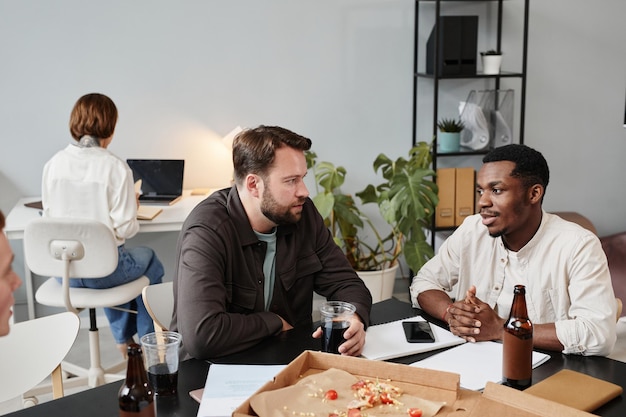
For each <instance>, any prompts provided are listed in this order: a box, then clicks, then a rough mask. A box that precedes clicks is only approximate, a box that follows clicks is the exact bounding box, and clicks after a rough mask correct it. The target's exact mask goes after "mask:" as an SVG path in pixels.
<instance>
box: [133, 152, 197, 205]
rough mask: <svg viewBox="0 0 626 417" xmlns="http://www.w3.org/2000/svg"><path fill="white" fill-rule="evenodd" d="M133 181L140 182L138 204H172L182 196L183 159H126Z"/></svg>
mask: <svg viewBox="0 0 626 417" xmlns="http://www.w3.org/2000/svg"><path fill="white" fill-rule="evenodd" d="M126 162H127V163H128V166H130V169H131V170H132V171H133V179H134V181H135V182H136V181H138V180H141V193H140V196H139V203H140V204H165V205H167V204H170V205H171V204H174V203H175V202H176V201H178V200H179V199H180V198H181V196H182V194H183V176H184V170H185V160H183V159H127V160H126Z"/></svg>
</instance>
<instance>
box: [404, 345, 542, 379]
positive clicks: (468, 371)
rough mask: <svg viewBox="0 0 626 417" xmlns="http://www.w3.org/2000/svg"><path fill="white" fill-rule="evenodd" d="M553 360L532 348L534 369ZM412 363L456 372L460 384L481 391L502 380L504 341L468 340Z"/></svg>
mask: <svg viewBox="0 0 626 417" xmlns="http://www.w3.org/2000/svg"><path fill="white" fill-rule="evenodd" d="M548 359H550V355H547V354H545V353H541V352H535V351H533V368H536V367H538V366H539V365H541V364H542V363H544V362H546V361H547V360H548ZM411 366H417V367H419V368H427V369H434V370H437V371H446V372H454V373H456V374H460V375H461V387H463V388H466V389H470V390H476V391H478V390H482V389H484V388H485V385H487V381H491V382H495V383H499V382H501V381H502V343H498V342H476V343H465V344H464V345H462V346H457V347H454V348H452V349H448V350H446V351H444V352H441V353H438V354H436V355H433V356H430V357H428V358H426V359H423V360H421V361H418V362H414V363H412V364H411Z"/></svg>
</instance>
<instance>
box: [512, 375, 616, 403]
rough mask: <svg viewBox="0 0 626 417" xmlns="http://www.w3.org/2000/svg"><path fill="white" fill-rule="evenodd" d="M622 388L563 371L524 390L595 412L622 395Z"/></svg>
mask: <svg viewBox="0 0 626 417" xmlns="http://www.w3.org/2000/svg"><path fill="white" fill-rule="evenodd" d="M622 391H623V389H622V387H621V386H619V385H616V384H613V383H611V382H608V381H604V380H602V379H598V378H595V377H592V376H590V375H586V374H583V373H580V372H576V371H572V370H569V369H563V370H561V371H559V372H557V373H556V374H554V375H552V376H549V377H548V378H546V379H544V380H543V381H540V382H538V383H536V384H534V385H532V386H530V387H529V388H526V389H525V390H524V392H525V393H527V394H532V395H535V396H537V397H541V398H545V399H547V400H551V401H554V402H557V403H560V404H565V405H568V406H570V407H573V408H576V409H578V410H583V411H589V412H591V411H594V410H595V409H596V408H598V407H600V406H601V405H603V404H605V403H607V402H609V401H610V400H612V399H613V398H615V397H617V396H619V395H621V394H622Z"/></svg>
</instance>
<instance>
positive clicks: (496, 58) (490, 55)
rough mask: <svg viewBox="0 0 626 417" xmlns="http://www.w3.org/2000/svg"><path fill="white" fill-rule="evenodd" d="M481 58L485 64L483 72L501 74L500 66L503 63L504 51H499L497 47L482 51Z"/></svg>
mask: <svg viewBox="0 0 626 417" xmlns="http://www.w3.org/2000/svg"><path fill="white" fill-rule="evenodd" d="M480 59H481V62H482V64H483V74H487V75H493V74H500V66H501V65H502V52H498V51H496V50H495V49H490V50H488V51H486V52H481V53H480Z"/></svg>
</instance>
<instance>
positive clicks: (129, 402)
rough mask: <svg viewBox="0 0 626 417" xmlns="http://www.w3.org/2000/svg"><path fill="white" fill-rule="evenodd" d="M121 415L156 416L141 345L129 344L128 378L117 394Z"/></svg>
mask: <svg viewBox="0 0 626 417" xmlns="http://www.w3.org/2000/svg"><path fill="white" fill-rule="evenodd" d="M117 399H118V402H119V407H120V417H155V411H154V391H153V389H152V386H151V385H150V383H149V382H148V376H147V375H146V368H145V367H144V364H143V356H142V354H141V346H140V345H138V344H137V343H131V344H130V345H128V365H127V369H126V380H125V381H124V384H123V385H122V386H121V387H120V391H119V394H118V396H117Z"/></svg>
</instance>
